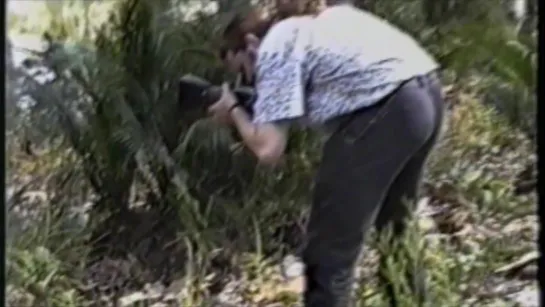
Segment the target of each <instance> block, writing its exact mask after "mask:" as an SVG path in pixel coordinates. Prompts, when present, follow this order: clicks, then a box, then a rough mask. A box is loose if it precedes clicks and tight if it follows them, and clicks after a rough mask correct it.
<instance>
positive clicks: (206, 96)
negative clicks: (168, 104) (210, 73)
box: [178, 74, 256, 116]
mask: <svg viewBox="0 0 545 307" xmlns="http://www.w3.org/2000/svg"><path fill="white" fill-rule="evenodd" d="M232 91H233V93H234V95H235V96H236V98H237V100H238V102H239V104H240V105H241V106H242V107H243V108H244V109H245V110H246V112H248V114H250V115H252V113H253V103H254V100H255V96H256V95H255V91H254V89H253V88H251V87H247V86H241V87H237V88H234V89H232ZM221 94H222V88H221V86H218V85H214V84H211V83H210V82H208V81H207V80H205V79H203V78H200V77H197V76H194V75H191V74H188V75H184V76H182V78H181V79H180V82H179V92H178V103H179V104H180V106H181V107H182V108H183V109H184V110H186V111H188V112H191V113H197V114H202V116H205V115H206V112H207V110H208V108H209V107H210V106H211V105H212V104H214V103H215V102H216V101H218V100H219V99H220V98H221Z"/></svg>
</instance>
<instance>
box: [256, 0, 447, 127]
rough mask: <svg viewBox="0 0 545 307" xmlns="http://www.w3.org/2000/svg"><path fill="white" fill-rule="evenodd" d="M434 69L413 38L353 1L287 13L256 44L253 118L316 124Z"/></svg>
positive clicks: (434, 66) (372, 102) (379, 96)
mask: <svg viewBox="0 0 545 307" xmlns="http://www.w3.org/2000/svg"><path fill="white" fill-rule="evenodd" d="M437 68H438V65H437V63H436V62H435V61H434V60H433V59H432V58H431V57H430V56H429V55H428V54H427V53H426V52H425V51H424V50H423V49H422V48H421V47H420V46H419V45H418V44H417V43H416V42H415V41H414V40H413V39H412V38H411V37H409V36H408V35H406V34H405V33H403V32H401V31H400V30H398V29H396V28H394V27H392V26H391V25H389V24H388V23H387V22H385V21H383V20H381V19H379V18H378V17H375V16H373V15H371V14H369V13H366V12H364V11H361V10H358V9H355V8H353V7H351V6H345V5H342V6H336V7H332V8H329V9H326V10H325V11H324V12H322V13H321V14H320V15H318V16H317V17H293V18H289V19H286V20H284V21H282V22H279V23H278V24H276V25H275V26H273V27H272V28H271V30H270V31H269V33H267V35H266V36H265V38H264V39H263V41H262V42H261V45H260V47H259V50H258V56H257V61H256V91H257V99H256V102H255V104H254V119H253V120H254V122H255V123H269V122H279V121H282V122H285V121H291V122H293V121H296V122H299V123H302V124H304V125H311V126H319V125H322V124H324V123H325V122H327V121H328V120H331V119H333V118H335V117H338V116H340V115H343V114H347V113H350V112H352V111H355V110H357V109H360V108H363V107H366V106H370V105H372V104H374V103H376V102H378V101H379V100H381V99H382V98H384V97H385V96H387V95H388V94H390V93H391V92H392V91H393V90H395V89H396V88H397V87H398V86H399V84H400V83H401V82H403V81H405V80H408V79H410V78H412V77H414V76H418V75H424V74H426V73H428V72H430V71H433V70H435V69H437Z"/></svg>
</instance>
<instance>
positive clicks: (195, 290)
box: [7, 90, 537, 307]
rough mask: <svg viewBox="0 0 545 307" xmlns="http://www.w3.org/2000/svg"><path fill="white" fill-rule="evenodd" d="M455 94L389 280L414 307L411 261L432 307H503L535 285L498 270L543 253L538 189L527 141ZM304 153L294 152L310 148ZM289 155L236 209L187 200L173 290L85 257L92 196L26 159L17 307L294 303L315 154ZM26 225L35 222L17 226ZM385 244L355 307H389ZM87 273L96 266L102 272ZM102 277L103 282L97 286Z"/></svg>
mask: <svg viewBox="0 0 545 307" xmlns="http://www.w3.org/2000/svg"><path fill="white" fill-rule="evenodd" d="M450 96H451V98H450V100H451V101H450V104H451V105H452V110H451V111H450V112H449V114H448V121H447V122H448V127H447V129H445V133H444V135H443V137H442V140H441V143H440V144H439V145H438V147H437V150H436V151H435V152H434V154H433V156H432V158H431V159H430V161H429V172H428V174H427V176H426V180H425V185H424V188H423V192H424V193H423V195H422V196H423V198H422V199H421V201H420V203H419V208H420V210H419V212H418V213H417V215H416V218H415V219H414V221H413V223H412V227H411V230H410V231H409V232H408V234H407V235H406V238H405V240H403V241H402V242H401V243H400V244H401V247H402V248H400V249H398V250H401V251H403V253H404V254H403V256H402V257H395V259H403V260H402V261H397V262H396V261H390V262H389V267H388V272H387V274H388V275H389V277H390V279H391V282H392V284H394V285H395V288H396V295H397V296H398V297H399V298H400V300H401V302H402V306H407V307H409V306H415V305H414V304H415V301H414V299H415V298H414V297H413V296H411V294H410V292H409V291H408V287H407V285H408V281H407V280H405V279H404V278H402V277H401V276H399V273H398V272H400V271H402V270H403V269H404V267H405V266H407V265H414V264H415V263H422V265H423V266H424V267H426V268H428V270H427V279H428V284H427V287H428V298H429V301H428V303H427V305H426V306H430V307H431V306H446V307H448V306H460V305H465V304H477V306H485V305H487V304H500V305H502V306H503V305H505V306H508V305H509V304H511V303H509V300H507V298H506V297H507V294H508V293H507V292H509V290H505V289H503V290H501V289H500V290H498V289H499V288H498V287H500V286H501V285H504V284H507V283H511V284H515V286H514V287H519V288H520V287H522V286H526V284H527V282H526V281H525V280H524V279H523V278H519V277H518V275H517V274H518V273H516V272H515V273H513V272H512V271H507V272H506V271H505V270H502V267H504V266H506V265H509V264H510V263H512V262H515V261H516V260H517V259H519V258H520V257H521V256H522V255H524V254H528V253H532V252H534V251H535V250H536V246H535V244H534V243H535V239H536V238H535V236H536V227H537V226H536V224H537V223H536V221H535V218H534V212H535V209H536V196H535V191H534V190H533V189H529V190H528V189H527V190H526V191H523V192H520V185H521V184H522V183H525V182H527V181H528V180H532V179H533V177H532V176H533V170H534V166H535V156H534V152H533V151H534V148H533V144H532V143H531V142H530V141H529V140H528V139H527V138H526V137H525V135H524V134H522V133H521V132H519V131H518V130H517V129H516V128H514V127H512V126H511V125H509V123H508V122H507V120H505V119H504V118H502V116H500V115H498V114H497V113H496V111H494V110H493V109H491V108H490V107H488V106H485V105H483V104H482V103H480V101H479V99H478V97H477V96H476V94H475V93H472V92H471V91H464V90H460V91H459V92H457V93H454V94H452V95H450ZM305 142H306V143H305ZM305 142H299V144H310V142H311V141H310V140H308V139H307V140H306V141H305ZM309 146H310V145H309ZM312 146H315V145H312ZM294 152H295V154H291V155H289V156H288V157H287V159H288V161H289V162H290V163H288V164H287V169H284V170H281V171H272V170H262V171H259V173H258V174H257V175H256V177H255V178H254V181H253V182H252V185H253V186H249V187H248V191H254V192H253V193H246V194H245V195H244V196H243V197H242V198H241V199H237V200H226V199H222V200H216V201H214V202H210V204H209V206H207V207H205V208H199V207H196V206H195V205H194V204H193V205H192V204H189V203H183V201H182V200H180V207H179V210H178V212H177V215H176V216H175V217H174V218H176V219H179V220H181V224H182V225H183V228H182V229H180V230H179V231H178V233H177V235H176V236H175V237H176V239H174V240H172V241H171V242H168V244H169V246H172V245H177V246H179V248H180V250H183V253H184V254H185V257H184V259H182V260H183V263H184V267H183V269H181V270H179V271H177V272H171V274H170V275H169V276H170V277H169V280H161V279H160V278H159V279H157V278H155V279H153V278H151V277H145V276H147V275H145V274H144V272H145V271H146V268H145V267H146V265H148V263H145V262H142V261H141V260H138V259H136V258H137V257H133V258H134V259H133V258H131V257H130V256H128V257H126V258H124V259H118V258H112V259H99V260H98V261H97V260H96V259H91V257H90V253H91V250H90V242H89V241H88V236H89V233H90V231H91V229H92V227H93V226H92V225H90V224H89V223H88V216H87V215H86V213H85V212H83V211H81V210H79V211H78V210H77V209H74V208H77V207H78V205H79V207H81V203H85V202H89V201H90V200H89V197H90V196H89V195H88V194H89V193H87V194H86V193H83V192H82V191H84V190H85V189H84V188H83V186H84V185H85V183H84V182H83V179H82V178H81V177H78V176H77V174H76V172H77V171H74V170H78V169H79V165H78V162H77V161H75V160H73V159H69V158H67V157H69V156H70V154H69V153H58V152H56V153H50V154H42V155H40V156H39V157H37V158H36V157H21V156H18V157H17V158H16V159H17V161H14V162H12V164H11V166H12V173H13V174H17V176H19V177H20V178H19V179H18V180H19V181H20V182H23V181H25V180H27V179H24V178H29V177H32V176H34V177H32V178H34V179H33V180H32V182H29V181H28V180H27V181H26V183H25V184H22V183H19V184H18V186H23V187H24V188H18V189H15V192H13V193H12V195H11V198H9V199H8V205H10V211H9V213H8V222H9V224H10V229H11V230H10V232H11V235H10V237H9V245H8V247H7V281H8V285H7V298H8V304H9V306H29V307H34V306H36V307H38V306H54V307H57V306H58V307H71V306H74V307H75V306H107V304H106V303H105V302H110V303H112V302H114V301H118V302H121V303H122V304H125V305H124V306H152V303H157V304H158V303H159V302H163V303H164V304H165V305H156V306H222V305H214V304H216V303H217V302H218V301H224V303H225V305H224V306H228V305H227V303H230V304H232V306H268V305H271V306H272V304H274V303H276V304H279V305H276V306H297V305H298V304H299V303H300V298H299V297H300V296H299V293H300V291H301V287H302V286H301V283H300V282H299V283H286V282H285V281H284V280H283V279H282V278H281V277H280V276H281V274H280V272H279V267H278V264H279V262H280V261H281V258H282V257H283V256H284V255H286V254H288V253H295V252H296V251H295V249H296V248H297V246H298V244H299V243H300V238H301V237H302V236H303V229H304V227H303V225H304V220H305V216H306V211H307V209H308V194H309V192H310V178H311V175H312V171H313V169H314V166H315V164H316V162H317V159H318V156H317V153H316V152H315V151H312V150H310V149H308V150H302V151H301V150H297V151H294ZM52 157H53V158H52ZM14 159H15V158H14ZM47 159H49V160H50V161H54V162H52V163H49V162H48V163H46V162H44V161H47ZM22 161H23V162H22ZM21 178H22V179H21ZM78 194H79V195H78ZM81 194H86V195H81ZM36 195H39V196H40V197H37V196H36ZM25 208H26V209H25ZM28 208H31V209H28ZM25 210H26V211H25ZM28 210H30V211H32V214H31V213H28V212H27V211H28ZM22 212H26V213H22ZM25 214H27V215H25ZM28 214H31V215H32V222H31V223H26V224H25V225H24V227H23V223H22V222H21V221H22V220H24V219H25V216H27V218H28V216H29V215H28ZM381 242H382V240H381V238H377V236H376V234H372V235H371V238H369V240H368V246H367V247H366V253H365V255H364V257H363V259H362V261H361V264H360V265H359V268H358V271H359V272H360V273H359V277H358V280H359V282H358V283H357V285H355V287H356V292H355V293H356V296H357V299H358V302H359V305H361V306H385V297H384V294H383V289H380V288H379V286H378V284H377V281H376V273H377V272H376V267H377V250H379V249H380V248H381ZM162 248H167V246H166V245H164V246H156V247H155V249H156V250H155V251H154V253H161V251H162ZM129 254H130V253H129ZM393 256H394V254H393V253H392V257H393ZM392 259H394V258H392ZM90 263H94V264H95V265H96V263H100V265H98V267H99V268H98V269H93V270H95V271H96V272H94V271H93V270H92V269H91V267H92V268H94V267H93V266H90ZM91 271H93V272H91ZM97 272H98V273H97ZM93 274H94V275H93ZM97 274H98V275H100V274H103V275H104V277H102V278H98V279H97V278H96V276H95V275H97ZM91 275H93V276H91ZM135 279H139V280H140V281H141V282H140V283H135V282H134V280H135ZM97 280H98V283H100V285H98V286H97V285H92V284H90V283H91V281H94V282H97ZM129 285H130V286H129ZM138 285H141V287H140V288H138ZM91 288H93V289H95V290H96V289H98V288H100V291H98V292H96V291H94V292H93V291H90V290H89V289H91ZM500 288H501V287H500ZM504 288H505V287H504ZM511 291H512V290H511ZM105 304H106V305H105Z"/></svg>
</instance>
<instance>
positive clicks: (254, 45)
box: [242, 33, 260, 80]
mask: <svg viewBox="0 0 545 307" xmlns="http://www.w3.org/2000/svg"><path fill="white" fill-rule="evenodd" d="M244 40H245V42H246V50H245V51H244V54H245V57H244V58H245V61H243V62H242V63H243V65H242V69H243V71H244V74H245V76H246V80H252V79H253V78H254V73H255V62H256V60H257V50H258V49H259V44H260V41H259V38H257V36H255V35H254V34H251V33H249V34H246V36H245V37H244Z"/></svg>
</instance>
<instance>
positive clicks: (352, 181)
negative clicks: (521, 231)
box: [210, 0, 443, 307]
mask: <svg viewBox="0 0 545 307" xmlns="http://www.w3.org/2000/svg"><path fill="white" fill-rule="evenodd" d="M304 4H305V3H304V2H302V1H290V0H279V5H280V11H282V8H286V7H287V8H288V9H286V10H284V11H290V10H292V11H293V10H295V12H294V13H296V14H292V15H300V14H297V13H300V11H297V10H300V9H302V8H303V7H304V6H305V5H304ZM287 15H289V14H287ZM235 28H236V27H235ZM240 28H244V27H239V30H240ZM233 31H234V30H233V27H231V29H230V30H229V31H226V33H225V38H226V39H227V40H230V39H232V37H233ZM235 32H236V31H235ZM242 32H243V34H246V38H247V39H246V43H245V46H244V47H245V48H244V49H240V48H234V49H232V50H229V51H227V52H226V53H225V61H226V63H227V64H228V65H229V67H230V68H231V69H234V70H235V71H244V72H245V74H246V75H247V79H248V80H254V84H255V89H256V91H257V100H256V102H255V105H254V110H253V111H254V116H253V118H251V117H250V116H249V114H247V113H246V112H245V110H244V109H243V108H241V107H239V104H238V102H237V101H236V98H235V97H234V96H233V94H232V93H231V91H230V90H229V89H228V87H226V86H224V93H223V96H222V98H221V99H220V100H219V101H218V102H217V103H216V104H215V105H213V106H212V107H211V108H210V112H211V115H212V116H213V117H215V118H216V119H217V120H219V121H222V122H224V123H227V124H231V125H234V126H235V127H236V128H237V130H238V132H239V133H240V135H241V137H242V139H243V141H244V143H245V145H246V146H247V147H248V148H249V149H250V150H251V151H252V152H253V153H255V155H256V156H257V157H258V158H259V160H260V161H261V162H262V163H263V164H273V165H274V164H276V163H277V162H278V161H279V160H280V159H281V157H282V155H283V153H284V150H285V148H286V142H287V138H288V128H290V127H297V126H310V127H314V128H316V129H317V130H319V131H323V132H324V133H325V134H326V136H327V139H326V141H325V144H324V147H323V158H322V161H321V165H320V167H319V170H318V174H317V177H316V180H315V186H314V192H313V193H314V194H313V202H312V209H311V215H310V220H309V223H308V226H307V227H308V230H307V235H308V237H307V244H306V245H305V249H304V252H303V260H304V262H305V265H306V272H305V275H306V281H307V286H306V290H305V294H304V300H305V306H307V307H311V306H312V307H345V306H350V304H351V298H350V297H351V295H350V294H351V289H352V282H353V271H354V266H355V263H356V260H357V258H358V255H359V254H360V252H361V248H362V245H363V240H364V237H365V234H366V233H367V232H368V230H369V229H370V228H371V227H373V226H375V227H376V228H377V229H378V230H379V231H380V230H383V229H384V228H385V227H387V226H391V227H392V228H393V232H394V236H397V237H399V236H400V235H401V234H402V233H403V231H404V229H405V219H406V218H407V217H408V216H409V215H410V213H411V207H410V206H406V202H405V201H406V200H410V201H414V200H416V198H417V191H418V186H419V183H420V181H421V178H422V173H423V169H424V164H425V162H426V159H427V157H428V155H429V153H430V151H431V150H432V148H433V146H434V144H435V143H436V141H437V136H438V134H439V131H440V128H441V124H442V118H443V99H442V97H441V90H440V81H439V80H438V77H437V75H436V71H437V69H438V64H437V63H436V62H435V61H434V60H433V59H432V58H431V57H430V56H429V55H428V53H427V52H426V51H425V50H424V49H423V48H422V47H421V46H419V45H418V43H416V42H415V41H414V39H413V38H411V37H409V36H408V35H407V34H405V33H404V32H402V31H401V30H399V29H396V28H395V27H393V26H392V25H390V24H388V23H387V22H386V21H384V20H382V19H380V18H378V17H376V16H374V15H372V14H370V13H368V12H365V11H362V10H359V9H357V8H355V7H353V6H351V5H350V4H347V3H343V4H338V5H330V6H328V7H326V8H324V9H323V10H321V11H320V12H319V13H317V14H314V15H306V16H294V17H289V18H286V19H283V20H282V21H279V22H277V23H275V24H274V25H272V27H270V29H268V31H266V34H264V37H263V38H262V41H261V42H260V41H259V40H258V39H257V38H256V36H254V35H251V32H253V30H252V27H246V29H243V31H242ZM239 35H240V33H239ZM382 265H383V266H384V262H383V264H382ZM408 273H409V276H410V277H411V281H412V282H411V284H412V285H413V290H414V291H415V292H416V295H417V296H418V297H421V300H422V301H423V299H424V298H423V294H424V293H423V292H424V289H423V282H424V277H423V275H422V272H421V268H413V270H411V271H410V272H408ZM388 289H389V290H388V291H389V292H390V302H391V305H392V306H397V304H396V301H395V299H394V297H393V290H392V288H391V287H389V288H388Z"/></svg>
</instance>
